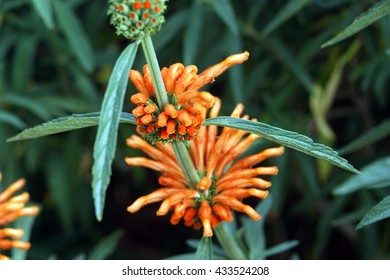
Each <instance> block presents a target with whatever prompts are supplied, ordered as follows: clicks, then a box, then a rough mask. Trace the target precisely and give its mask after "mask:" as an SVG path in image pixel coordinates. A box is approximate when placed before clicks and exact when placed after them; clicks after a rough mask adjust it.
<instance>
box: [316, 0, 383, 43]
mask: <svg viewBox="0 0 390 280" xmlns="http://www.w3.org/2000/svg"><path fill="white" fill-rule="evenodd" d="M388 14H390V0H383V1H381V2H379V3H377V4H376V5H375V6H373V7H372V8H371V9H369V10H368V11H367V12H365V13H363V14H361V15H360V16H359V17H357V18H356V19H355V20H354V21H353V22H352V23H351V24H350V25H349V26H347V27H346V28H345V29H344V30H343V31H342V32H341V33H340V34H338V35H336V36H335V37H333V38H332V39H330V40H329V41H327V42H325V43H324V44H322V46H321V47H322V48H325V47H329V46H331V45H334V44H336V43H338V42H340V41H342V40H344V39H346V38H348V37H350V36H352V35H353V34H355V33H357V32H359V31H360V30H362V29H363V28H365V27H367V26H369V25H370V24H372V23H374V22H375V21H377V20H379V19H381V18H382V17H384V16H386V15H388Z"/></svg>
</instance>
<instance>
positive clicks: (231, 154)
mask: <svg viewBox="0 0 390 280" xmlns="http://www.w3.org/2000/svg"><path fill="white" fill-rule="evenodd" d="M258 138H260V136H258V135H255V134H250V135H249V136H248V137H246V138H245V139H244V140H243V141H241V142H240V143H239V144H238V145H236V146H234V147H233V148H231V149H230V150H229V151H227V152H226V153H225V154H224V155H223V156H221V158H220V160H219V161H218V163H217V166H216V169H215V172H214V174H215V177H217V178H219V177H220V176H221V174H222V172H223V171H224V169H225V167H226V166H227V165H228V164H229V163H230V162H232V161H233V160H235V159H236V158H237V157H238V156H240V155H241V154H243V153H244V152H245V151H246V150H247V149H248V147H249V146H250V145H251V144H252V143H253V141H255V140H256V139H258Z"/></svg>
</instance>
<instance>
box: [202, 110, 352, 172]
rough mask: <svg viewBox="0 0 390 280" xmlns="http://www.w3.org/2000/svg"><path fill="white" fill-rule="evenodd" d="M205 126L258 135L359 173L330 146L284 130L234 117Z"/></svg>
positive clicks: (213, 120) (220, 119)
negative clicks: (227, 128)
mask: <svg viewBox="0 0 390 280" xmlns="http://www.w3.org/2000/svg"><path fill="white" fill-rule="evenodd" d="M204 125H218V126H224V127H231V128H235V129H239V130H244V131H247V132H249V133H253V134H257V135H260V136H262V137H264V138H266V139H268V140H271V141H273V142H275V143H278V144H280V145H282V146H285V147H289V148H292V149H294V150H297V151H299V152H302V153H305V154H308V155H310V156H313V157H315V158H319V159H322V160H325V161H327V162H329V163H331V164H333V165H336V166H338V167H340V168H343V169H345V170H348V171H351V172H354V173H359V171H358V170H357V169H355V168H354V167H353V166H352V165H351V164H349V163H348V161H347V160H346V159H344V158H342V157H340V156H339V155H338V154H337V152H336V151H334V150H332V149H331V148H329V147H328V146H325V145H322V144H319V143H314V142H313V140H312V139H310V138H309V137H307V136H305V135H302V134H299V133H297V132H293V131H288V130H284V129H281V128H278V127H274V126H271V125H268V124H265V123H261V122H254V121H250V120H245V119H240V118H232V117H216V118H209V119H207V120H206V121H205V122H204Z"/></svg>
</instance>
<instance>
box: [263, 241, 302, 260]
mask: <svg viewBox="0 0 390 280" xmlns="http://www.w3.org/2000/svg"><path fill="white" fill-rule="evenodd" d="M298 244H299V241H298V240H291V241H286V242H283V243H280V244H278V245H275V246H273V247H271V248H269V249H267V250H266V251H265V252H264V257H269V256H273V255H276V254H279V253H282V252H284V251H287V250H290V249H291V248H294V247H295V246H297V245H298Z"/></svg>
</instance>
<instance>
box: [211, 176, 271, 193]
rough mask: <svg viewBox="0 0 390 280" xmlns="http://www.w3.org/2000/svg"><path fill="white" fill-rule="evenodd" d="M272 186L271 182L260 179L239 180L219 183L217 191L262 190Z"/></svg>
mask: <svg viewBox="0 0 390 280" xmlns="http://www.w3.org/2000/svg"><path fill="white" fill-rule="evenodd" d="M270 186H271V182H269V181H266V180H263V179H260V178H237V179H232V180H229V181H225V182H223V183H219V182H218V181H217V191H219V192H220V191H222V190H226V189H229V188H247V187H258V188H260V189H266V188H269V187H270Z"/></svg>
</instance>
